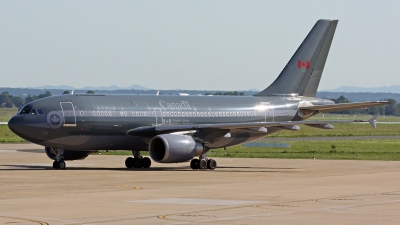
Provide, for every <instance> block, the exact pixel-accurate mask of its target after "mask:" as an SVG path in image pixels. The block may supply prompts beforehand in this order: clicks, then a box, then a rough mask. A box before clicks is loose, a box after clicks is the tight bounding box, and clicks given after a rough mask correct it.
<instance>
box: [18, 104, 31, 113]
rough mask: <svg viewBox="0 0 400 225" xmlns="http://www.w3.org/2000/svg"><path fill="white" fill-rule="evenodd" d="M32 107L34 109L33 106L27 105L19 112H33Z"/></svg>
mask: <svg viewBox="0 0 400 225" xmlns="http://www.w3.org/2000/svg"><path fill="white" fill-rule="evenodd" d="M31 109H32V106H30V105H26V106H25V107H24V108H22V109H21V111H19V113H18V114H29V113H31Z"/></svg>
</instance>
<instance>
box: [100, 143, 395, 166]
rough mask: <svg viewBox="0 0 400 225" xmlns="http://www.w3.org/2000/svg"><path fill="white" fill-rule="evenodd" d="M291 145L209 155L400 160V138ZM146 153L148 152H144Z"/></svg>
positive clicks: (235, 148) (234, 149)
mask: <svg viewBox="0 0 400 225" xmlns="http://www.w3.org/2000/svg"><path fill="white" fill-rule="evenodd" d="M286 143H290V148H257V147H242V146H241V145H239V146H233V147H229V148H227V149H226V150H224V149H213V150H210V151H209V152H208V157H230V158H281V159H312V158H313V157H315V158H316V159H341V160H343V159H345V160H391V161H395V160H400V139H398V140H397V139H380V140H346V141H292V142H286ZM100 153H101V154H102V155H124V156H132V153H131V152H130V151H109V152H106V151H100ZM143 153H144V154H143V155H148V154H147V152H143Z"/></svg>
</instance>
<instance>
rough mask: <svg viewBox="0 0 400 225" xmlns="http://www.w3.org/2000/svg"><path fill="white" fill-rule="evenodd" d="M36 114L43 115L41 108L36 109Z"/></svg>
mask: <svg viewBox="0 0 400 225" xmlns="http://www.w3.org/2000/svg"><path fill="white" fill-rule="evenodd" d="M36 112H37V114H38V115H44V111H43V110H41V109H36Z"/></svg>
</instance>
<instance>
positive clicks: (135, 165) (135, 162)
mask: <svg viewBox="0 0 400 225" xmlns="http://www.w3.org/2000/svg"><path fill="white" fill-rule="evenodd" d="M132 166H133V168H142V160H141V159H135V158H133V160H132Z"/></svg>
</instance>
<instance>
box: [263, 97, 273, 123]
mask: <svg viewBox="0 0 400 225" xmlns="http://www.w3.org/2000/svg"><path fill="white" fill-rule="evenodd" d="M260 104H261V106H262V109H263V111H264V122H269V121H274V120H275V119H274V107H273V106H272V104H271V103H269V102H260Z"/></svg>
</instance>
